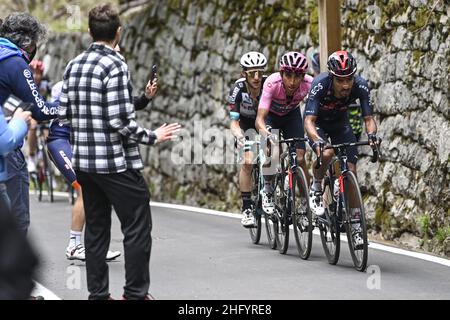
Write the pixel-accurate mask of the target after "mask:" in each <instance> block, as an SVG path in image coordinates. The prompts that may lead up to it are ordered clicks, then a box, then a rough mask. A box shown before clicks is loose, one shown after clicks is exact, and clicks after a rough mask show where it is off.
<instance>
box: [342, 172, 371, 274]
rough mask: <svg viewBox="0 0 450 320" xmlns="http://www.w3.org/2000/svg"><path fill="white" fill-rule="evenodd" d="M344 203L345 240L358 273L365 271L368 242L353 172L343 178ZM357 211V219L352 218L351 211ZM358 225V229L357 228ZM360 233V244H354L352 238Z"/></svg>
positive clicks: (354, 239)
mask: <svg viewBox="0 0 450 320" xmlns="http://www.w3.org/2000/svg"><path fill="white" fill-rule="evenodd" d="M352 191H353V199H352V200H353V201H352V203H351V202H350V200H351V199H350V197H351V195H352ZM344 200H345V201H344V202H345V211H346V215H345V221H346V224H347V239H348V248H349V249H350V254H351V256H352V260H353V264H354V266H355V269H356V270H358V271H365V270H366V267H367V258H368V250H369V249H368V245H369V244H368V241H367V227H366V216H365V212H364V205H363V201H362V197H361V191H360V190H359V186H358V180H357V179H356V177H355V175H354V174H353V172H351V171H348V172H347V173H346V175H345V177H344ZM351 209H353V210H359V216H358V217H352V210H351ZM358 225H359V228H358ZM357 229H359V230H360V231H359V232H360V235H359V236H360V239H361V240H362V241H360V243H359V244H358V243H357V242H356V236H354V234H355V232H357V231H356V230H357Z"/></svg>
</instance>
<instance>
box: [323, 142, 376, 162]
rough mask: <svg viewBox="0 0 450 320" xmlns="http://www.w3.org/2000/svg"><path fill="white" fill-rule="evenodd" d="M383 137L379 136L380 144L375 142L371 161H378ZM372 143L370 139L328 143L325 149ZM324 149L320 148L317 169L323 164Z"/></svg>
mask: <svg viewBox="0 0 450 320" xmlns="http://www.w3.org/2000/svg"><path fill="white" fill-rule="evenodd" d="M381 141H382V140H381V138H378V144H375V148H372V157H371V160H370V161H371V162H377V160H378V158H379V156H380V155H381V153H380V148H379V145H380V144H381ZM368 145H370V142H369V141H358V142H346V143H340V144H329V145H326V146H325V147H324V148H323V150H327V149H333V150H340V149H346V148H349V147H353V146H368ZM322 154H323V152H322V149H321V150H320V156H319V157H318V159H317V164H316V169H318V168H320V167H321V166H322Z"/></svg>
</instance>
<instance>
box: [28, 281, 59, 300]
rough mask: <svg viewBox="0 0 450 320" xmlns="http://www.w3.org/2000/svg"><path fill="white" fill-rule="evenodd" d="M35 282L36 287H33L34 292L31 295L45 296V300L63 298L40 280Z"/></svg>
mask: <svg viewBox="0 0 450 320" xmlns="http://www.w3.org/2000/svg"><path fill="white" fill-rule="evenodd" d="M34 284H35V287H34V289H33V292H32V293H31V296H33V297H38V296H41V297H43V298H44V300H61V298H60V297H58V296H57V295H56V294H54V293H53V292H51V291H50V290H48V289H47V288H46V287H44V286H43V285H42V284H40V283H38V282H35V283H34Z"/></svg>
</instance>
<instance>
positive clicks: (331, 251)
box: [317, 176, 341, 265]
mask: <svg viewBox="0 0 450 320" xmlns="http://www.w3.org/2000/svg"><path fill="white" fill-rule="evenodd" d="M333 185H334V182H333V180H332V179H330V177H329V176H326V177H325V184H324V191H323V205H324V209H325V219H318V220H317V223H318V227H319V231H320V240H321V241H322V247H323V251H324V252H325V255H326V257H327V260H328V263H329V264H333V265H334V264H336V263H337V262H338V260H339V254H340V250H341V238H340V227H339V222H338V220H339V219H338V215H337V212H336V210H337V203H336V201H335V200H334V199H333V191H332V190H333V189H332V188H333Z"/></svg>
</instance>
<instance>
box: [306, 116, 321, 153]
mask: <svg viewBox="0 0 450 320" xmlns="http://www.w3.org/2000/svg"><path fill="white" fill-rule="evenodd" d="M316 120H317V116H311V115H310V116H306V117H305V131H306V134H307V135H308V137H309V138H310V139H311V140H312V141H314V142H316V141H320V140H322V138H321V137H320V136H319V133H318V132H317V129H316ZM318 148H319V147H316V150H314V151H315V152H316V153H317V154H319V149H318Z"/></svg>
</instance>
